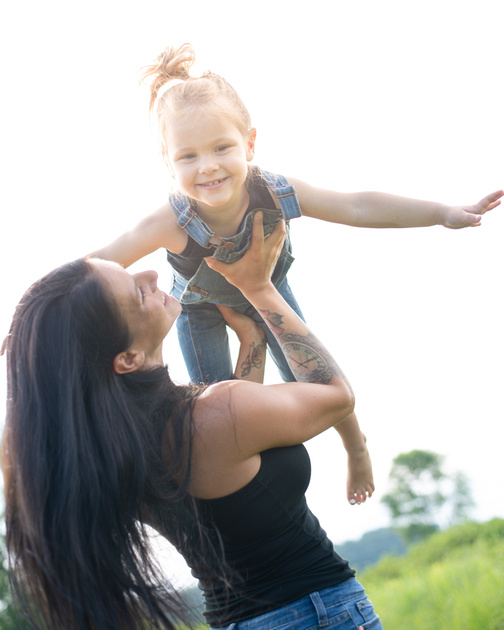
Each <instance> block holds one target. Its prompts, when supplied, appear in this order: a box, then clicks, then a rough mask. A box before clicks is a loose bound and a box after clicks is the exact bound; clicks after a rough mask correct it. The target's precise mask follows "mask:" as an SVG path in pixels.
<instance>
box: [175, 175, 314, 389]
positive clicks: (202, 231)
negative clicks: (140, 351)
mask: <svg viewBox="0 0 504 630" xmlns="http://www.w3.org/2000/svg"><path fill="white" fill-rule="evenodd" d="M251 177H253V178H254V177H262V179H263V180H264V181H265V182H266V184H267V185H268V188H269V189H270V190H271V191H272V192H273V193H274V195H275V197H276V199H277V200H278V204H279V206H280V210H276V209H275V210H268V209H262V208H257V210H259V209H261V210H262V211H263V217H264V218H263V223H264V233H265V235H269V234H271V232H272V231H273V229H274V227H275V225H276V224H277V223H278V222H279V221H280V219H281V218H282V217H283V218H284V219H285V221H286V224H287V225H286V227H287V232H286V237H285V241H284V244H283V247H282V251H281V254H280V258H279V259H278V262H277V265H276V267H275V270H274V272H273V275H272V280H273V283H274V284H275V286H276V287H277V289H278V291H279V292H280V294H281V295H282V296H283V298H284V299H285V300H286V301H287V302H288V304H289V305H290V306H291V307H292V308H293V309H294V311H295V312H296V313H297V314H298V315H299V316H300V317H301V318H302V317H303V316H302V313H301V311H300V309H299V306H298V304H297V302H296V300H295V298H294V296H293V295H292V292H291V289H290V287H289V285H288V283H287V279H286V275H287V272H288V270H289V268H290V266H291V264H292V262H293V260H294V258H293V257H292V254H291V250H292V248H291V242H290V237H289V220H290V219H293V218H295V217H299V216H301V208H300V207H299V202H298V199H297V196H296V193H295V191H294V188H293V186H291V185H290V184H289V183H288V182H287V180H286V179H285V178H284V177H283V176H281V175H273V174H271V173H268V172H267V171H261V170H260V169H257V168H256V169H255V170H254V171H253V173H252V175H251ZM169 203H170V206H171V207H172V209H173V211H174V212H175V214H176V215H177V223H178V225H179V226H180V227H181V228H183V229H184V230H185V231H186V232H187V234H188V235H189V236H190V237H191V238H193V239H194V240H195V241H196V242H197V243H198V244H199V245H201V246H202V247H205V248H208V249H209V254H210V252H211V251H212V249H213V248H215V249H213V257H214V258H217V259H218V260H222V261H223V262H227V263H232V262H234V261H235V260H238V259H239V258H241V257H242V256H243V254H244V253H245V251H246V250H247V249H248V247H249V246H250V241H251V238H252V221H253V216H254V214H255V211H252V212H250V213H249V214H248V215H247V216H246V217H245V220H244V222H243V227H242V229H241V230H240V232H239V233H238V234H236V235H235V236H232V237H229V238H220V237H218V236H216V235H215V234H214V233H213V232H212V231H211V230H210V229H209V227H208V226H207V225H206V223H204V221H203V220H202V219H201V218H200V217H199V216H198V214H197V213H196V212H194V211H193V210H192V209H191V206H190V203H189V199H188V198H187V197H184V196H180V195H172V196H171V197H170V200H169ZM171 295H173V296H174V297H175V298H177V299H178V300H179V301H180V302H181V304H182V312H181V314H180V316H179V318H178V320H177V332H178V337H179V342H180V347H181V349H182V354H183V356H184V360H185V363H186V366H187V370H188V372H189V378H190V379H191V382H193V383H213V382H217V381H223V380H227V379H229V378H231V377H232V375H233V372H234V367H233V366H232V364H231V356H230V352H229V343H228V336H227V330H226V323H225V321H224V319H223V317H222V315H221V314H220V311H219V310H218V309H217V308H216V306H215V304H226V305H228V306H232V307H233V308H235V309H236V310H237V311H240V312H241V313H245V314H246V315H248V316H249V317H252V319H254V321H256V322H257V323H258V324H260V325H261V326H262V328H263V329H264V330H265V332H266V336H267V342H268V347H269V350H270V353H271V355H272V357H273V360H274V361H275V363H276V365H277V367H278V369H279V371H280V374H281V376H282V378H283V380H284V381H294V380H295V379H294V377H293V375H292V372H291V371H290V368H289V366H288V364H287V361H286V360H285V357H284V355H283V352H282V351H281V349H280V347H279V345H278V343H277V341H276V339H275V338H274V336H273V335H272V333H271V332H270V330H269V328H268V327H267V325H266V324H265V323H264V321H263V319H262V317H261V316H260V315H259V313H257V311H256V310H255V309H254V307H253V306H252V305H251V304H250V303H249V302H248V301H247V300H246V299H245V298H244V297H243V295H242V293H241V292H240V291H239V290H238V289H237V288H236V287H234V286H233V285H232V284H230V283H229V282H228V281H227V280H226V279H225V278H224V277H223V276H221V275H220V274H219V273H217V272H216V271H213V270H212V269H210V268H209V267H208V265H207V264H206V263H205V261H204V260H202V261H201V264H200V266H199V268H198V270H197V271H196V273H195V274H194V276H193V277H192V278H191V279H190V280H189V281H187V280H186V279H185V278H184V277H183V276H182V275H180V274H179V273H178V272H177V271H176V270H175V269H173V287H172V290H171Z"/></svg>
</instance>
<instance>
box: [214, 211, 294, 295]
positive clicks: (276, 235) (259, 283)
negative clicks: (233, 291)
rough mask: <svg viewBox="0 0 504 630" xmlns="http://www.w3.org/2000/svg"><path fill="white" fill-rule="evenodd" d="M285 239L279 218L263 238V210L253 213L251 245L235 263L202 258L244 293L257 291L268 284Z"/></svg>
mask: <svg viewBox="0 0 504 630" xmlns="http://www.w3.org/2000/svg"><path fill="white" fill-rule="evenodd" d="M284 239H285V221H284V220H282V221H280V222H279V223H278V224H277V225H276V226H275V229H274V230H273V232H272V233H271V235H270V236H269V237H268V238H264V230H263V213H262V212H261V211H258V212H256V214H255V216H254V223H253V226H252V240H251V243H250V247H249V248H248V250H247V251H246V252H245V254H244V255H243V257H242V258H240V259H239V260H237V261H236V262H234V263H224V262H222V261H220V260H216V259H215V258H211V257H209V258H205V261H206V263H207V265H208V266H209V267H210V269H213V270H214V271H217V272H218V273H220V274H221V275H222V276H224V278H226V280H227V281H228V282H230V283H231V284H232V285H234V286H235V287H237V288H238V289H240V291H241V292H242V293H243V294H244V295H245V294H251V293H260V292H261V291H263V290H264V289H265V288H266V287H269V286H272V285H271V274H272V273H273V270H274V268H275V265H276V262H277V260H278V257H279V256H280V252H281V251H282V245H283V242H284Z"/></svg>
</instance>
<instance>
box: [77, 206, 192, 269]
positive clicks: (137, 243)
mask: <svg viewBox="0 0 504 630" xmlns="http://www.w3.org/2000/svg"><path fill="white" fill-rule="evenodd" d="M186 244H187V234H186V233H185V232H184V230H183V229H182V228H180V227H179V226H178V225H177V218H176V216H175V213H174V212H173V211H172V209H171V208H170V206H169V204H166V205H164V206H162V207H161V208H159V210H157V211H156V212H154V213H152V214H150V215H149V216H148V217H145V219H142V221H140V223H138V225H136V227H134V228H133V229H132V230H129V231H128V232H125V233H124V234H122V235H121V236H119V238H117V239H116V240H115V241H113V242H112V243H110V244H109V245H106V246H105V247H102V248H101V249H98V250H96V251H94V252H92V253H91V254H89V256H90V257H93V258H104V259H105V260H113V261H114V262H117V263H119V264H120V265H122V266H123V267H129V266H130V265H132V264H133V263H134V262H136V261H137V260H140V258H143V257H144V256H147V255H148V254H151V253H152V252H154V251H156V250H157V249H159V248H161V247H163V248H165V249H168V250H170V251H171V252H174V253H180V252H182V251H184V248H185V246H186Z"/></svg>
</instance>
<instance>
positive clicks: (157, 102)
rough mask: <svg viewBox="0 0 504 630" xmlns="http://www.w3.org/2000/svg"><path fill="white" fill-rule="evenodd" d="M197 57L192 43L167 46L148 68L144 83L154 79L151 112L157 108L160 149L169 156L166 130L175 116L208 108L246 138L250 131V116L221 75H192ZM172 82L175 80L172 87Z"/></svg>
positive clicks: (143, 76) (151, 87)
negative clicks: (233, 125)
mask: <svg viewBox="0 0 504 630" xmlns="http://www.w3.org/2000/svg"><path fill="white" fill-rule="evenodd" d="M195 59H196V55H195V53H194V50H193V48H192V46H191V45H190V44H183V45H182V46H180V47H179V48H173V47H171V46H168V47H166V48H165V49H164V50H163V52H162V53H161V54H160V55H159V56H158V58H157V59H156V61H155V63H154V64H152V65H151V66H147V67H146V68H145V70H144V72H143V74H142V81H143V80H145V79H149V78H150V79H151V85H150V101H149V111H150V112H151V113H152V111H153V110H154V108H156V113H157V118H158V126H159V132H160V136H161V150H162V154H163V158H164V159H165V161H166V159H167V157H168V147H167V146H166V141H165V137H166V133H165V132H166V129H167V127H168V125H169V124H170V122H171V121H172V119H173V118H174V117H175V116H180V115H190V114H191V113H192V112H193V110H194V108H201V109H203V108H204V109H205V111H206V112H210V113H212V114H214V115H216V116H225V117H226V119H228V120H231V121H232V122H233V123H234V124H235V125H236V127H237V129H238V130H239V131H240V133H241V134H242V135H243V137H247V135H248V132H249V130H250V128H251V126H252V125H251V119H250V114H249V112H248V110H247V108H246V107H245V105H244V103H243V101H242V100H241V98H240V97H239V96H238V93H237V92H236V90H235V89H234V88H233V87H232V86H231V85H230V84H229V83H228V82H227V81H226V80H225V79H223V78H222V77H221V76H219V75H218V74H214V73H213V72H205V73H204V74H202V75H201V76H200V77H193V76H191V75H190V72H189V71H190V69H191V67H192V65H193V64H194V61H195ZM172 81H176V83H173V85H171V86H170V83H171V82H172Z"/></svg>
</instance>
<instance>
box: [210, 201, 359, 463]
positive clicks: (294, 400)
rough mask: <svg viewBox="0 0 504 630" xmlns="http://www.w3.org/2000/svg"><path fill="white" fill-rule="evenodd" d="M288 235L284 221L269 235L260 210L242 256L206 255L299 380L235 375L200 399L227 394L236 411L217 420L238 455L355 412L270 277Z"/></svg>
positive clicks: (333, 369) (226, 444)
mask: <svg viewBox="0 0 504 630" xmlns="http://www.w3.org/2000/svg"><path fill="white" fill-rule="evenodd" d="M284 236H285V224H284V223H283V222H281V223H279V224H278V225H277V227H276V229H275V231H274V232H273V234H272V235H271V236H270V237H268V238H266V239H265V238H264V234H263V230H262V213H260V212H257V213H256V215H255V217H254V226H253V234H252V242H251V246H250V248H249V250H248V251H247V252H246V254H245V255H244V256H243V258H241V259H240V260H238V261H236V262H235V263H233V264H226V263H222V262H220V261H217V260H216V259H214V258H207V259H205V260H206V261H207V264H208V265H209V267H211V268H212V269H215V270H216V271H218V272H220V273H221V274H222V275H223V276H224V277H225V278H226V279H227V280H228V281H229V282H230V283H231V284H233V285H234V286H236V287H238V288H239V289H240V291H241V292H242V293H243V295H244V296H245V297H246V298H247V299H248V301H249V302H250V303H251V304H252V305H253V306H254V307H255V308H256V309H257V310H258V312H259V313H260V314H261V316H262V317H263V319H264V321H265V322H266V324H267V325H268V327H269V328H270V330H271V331H272V333H273V334H274V335H275V337H276V338H277V340H278V342H279V345H280V347H281V348H282V350H283V352H284V354H285V356H286V359H287V361H288V363H289V366H290V367H291V370H292V372H293V374H294V375H295V377H296V379H297V381H298V382H297V383H283V384H280V385H268V386H261V385H258V384H255V383H244V382H236V381H233V382H231V383H227V384H223V383H220V384H217V385H216V386H212V387H210V388H209V389H208V390H206V392H205V393H204V394H203V395H202V397H201V398H200V402H203V401H204V400H208V398H209V397H213V396H214V394H215V393H216V392H217V391H218V392H219V393H220V395H222V396H224V398H225V397H226V396H228V397H229V401H230V402H229V408H231V410H232V418H231V421H230V422H229V426H228V427H226V421H225V420H222V421H221V422H220V425H219V428H218V432H219V438H218V439H219V440H220V443H221V445H222V448H223V450H226V448H229V449H231V450H232V449H236V453H239V456H240V457H247V456H251V455H252V454H254V453H259V452H261V451H263V450H265V449H267V448H272V447H274V446H286V445H289V444H299V443H301V442H304V441H306V440H308V439H310V438H311V437H313V436H315V435H317V434H318V433H321V432H322V431H324V430H326V429H328V428H329V427H331V426H333V425H334V424H335V423H336V422H341V421H342V420H344V419H345V418H347V417H348V416H349V415H350V414H351V413H352V411H353V405H354V398H353V393H352V389H351V387H350V385H349V384H348V382H347V380H346V379H345V377H344V374H343V372H342V371H341V369H340V368H339V366H338V365H337V364H336V361H335V360H334V359H333V357H332V356H331V354H330V352H329V351H328V350H327V348H325V346H324V345H323V344H322V343H321V342H320V341H319V340H318V339H317V337H316V336H315V335H314V334H313V333H312V332H311V330H310V329H309V328H308V326H307V325H306V324H305V323H304V322H303V321H302V320H301V319H300V318H299V317H298V316H297V315H296V314H295V313H294V311H293V310H292V309H291V308H290V306H289V305H288V304H287V303H286V302H285V300H284V299H283V298H282V296H281V295H280V294H279V293H278V291H277V290H276V288H275V287H274V285H273V284H272V282H271V273H272V271H273V268H274V266H275V263H276V260H277V258H278V255H279V252H280V250H281V247H282V243H283V240H284ZM224 389H225V391H224ZM214 435H215V434H214ZM226 435H227V438H226ZM216 439H217V438H216ZM227 440H228V441H227ZM234 445H236V446H234Z"/></svg>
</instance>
